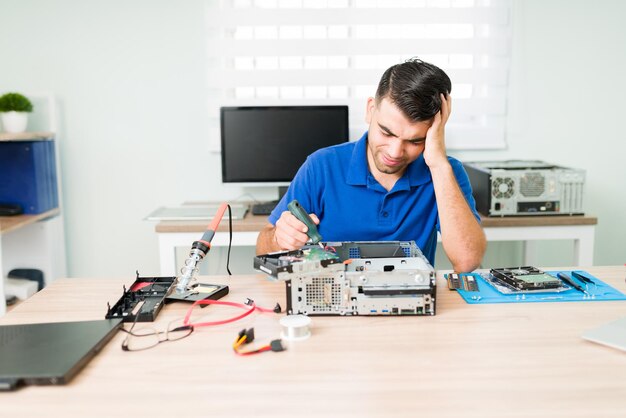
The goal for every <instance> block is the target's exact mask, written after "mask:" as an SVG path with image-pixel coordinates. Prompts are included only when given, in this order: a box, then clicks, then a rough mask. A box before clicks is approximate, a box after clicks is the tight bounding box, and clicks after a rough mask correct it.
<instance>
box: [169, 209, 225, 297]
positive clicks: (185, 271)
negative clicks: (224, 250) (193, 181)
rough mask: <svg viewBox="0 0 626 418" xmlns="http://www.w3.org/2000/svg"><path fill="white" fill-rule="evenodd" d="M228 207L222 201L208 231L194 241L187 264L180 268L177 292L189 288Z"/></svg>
mask: <svg viewBox="0 0 626 418" xmlns="http://www.w3.org/2000/svg"><path fill="white" fill-rule="evenodd" d="M226 208H228V204H227V203H222V204H221V205H220V207H219V208H218V209H217V212H216V213H215V216H214V217H213V220H211V223H209V226H208V227H207V229H206V231H204V234H202V238H200V239H199V240H198V241H194V243H193V244H192V245H191V251H189V257H188V258H187V260H185V265H184V267H182V268H181V269H180V273H181V274H180V276H178V278H177V284H176V292H177V293H184V292H186V291H187V290H188V288H187V287H188V286H189V283H190V282H191V280H192V279H193V277H194V275H195V274H196V272H197V271H198V264H199V263H200V261H202V259H204V257H205V256H206V255H207V254H208V253H209V250H210V249H211V240H212V239H213V236H214V235H215V231H216V230H217V226H218V225H219V223H220V222H221V220H222V217H223V216H224V212H225V211H226Z"/></svg>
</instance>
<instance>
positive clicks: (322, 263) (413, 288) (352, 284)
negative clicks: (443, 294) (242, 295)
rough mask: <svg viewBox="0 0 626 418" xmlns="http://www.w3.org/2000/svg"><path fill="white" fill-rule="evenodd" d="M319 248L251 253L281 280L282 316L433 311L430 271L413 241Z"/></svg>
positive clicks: (260, 266) (257, 264)
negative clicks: (284, 301) (283, 293)
mask: <svg viewBox="0 0 626 418" xmlns="http://www.w3.org/2000/svg"><path fill="white" fill-rule="evenodd" d="M322 247H323V249H322V248H320V247H318V246H306V247H304V248H303V249H300V250H295V251H281V252H276V253H270V254H265V255H260V256H257V257H255V259H254V267H255V269H257V270H260V271H262V272H264V273H266V274H268V275H269V276H270V277H272V278H273V279H275V280H282V281H285V284H286V292H287V313H288V314H304V315H435V295H436V281H435V270H434V268H433V267H432V266H431V265H430V263H429V262H428V259H427V258H426V257H425V256H424V255H423V254H422V252H421V251H420V249H419V248H418V247H417V245H416V244H415V242H414V241H377V242H373V241H348V242H327V243H324V244H323V245H322Z"/></svg>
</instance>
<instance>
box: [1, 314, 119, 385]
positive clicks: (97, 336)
mask: <svg viewBox="0 0 626 418" xmlns="http://www.w3.org/2000/svg"><path fill="white" fill-rule="evenodd" d="M121 324H122V320H121V319H105V320H98V321H82V322H53V323H46V324H23V325H3V326H0V390H12V389H15V388H17V387H18V386H21V385H60V384H65V383H67V382H69V381H70V380H71V379H72V378H73V377H74V376H75V375H76V374H77V373H78V372H79V371H80V369H81V368H83V367H84V366H85V365H86V364H87V363H88V362H89V360H91V358H92V357H93V356H95V355H96V353H97V352H98V351H100V349H101V348H102V347H104V345H105V344H106V343H107V342H108V341H109V340H110V339H111V338H112V337H113V335H115V333H116V331H117V330H118V328H119V327H120V326H121Z"/></svg>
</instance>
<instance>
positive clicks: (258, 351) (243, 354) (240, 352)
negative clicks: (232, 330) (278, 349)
mask: <svg viewBox="0 0 626 418" xmlns="http://www.w3.org/2000/svg"><path fill="white" fill-rule="evenodd" d="M271 349H272V347H271V346H269V345H266V346H264V347H261V348H259V349H256V350H254V351H237V349H235V353H237V355H239V356H249V355H250V354H258V353H262V352H264V351H270V350H271Z"/></svg>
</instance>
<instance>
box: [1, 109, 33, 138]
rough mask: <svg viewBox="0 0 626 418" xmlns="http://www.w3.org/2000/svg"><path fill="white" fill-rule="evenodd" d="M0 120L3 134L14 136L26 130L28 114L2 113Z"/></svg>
mask: <svg viewBox="0 0 626 418" xmlns="http://www.w3.org/2000/svg"><path fill="white" fill-rule="evenodd" d="M0 119H2V126H3V127H4V131H5V132H9V133H12V134H16V133H20V132H24V131H25V130H26V125H27V124H28V112H2V113H0Z"/></svg>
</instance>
